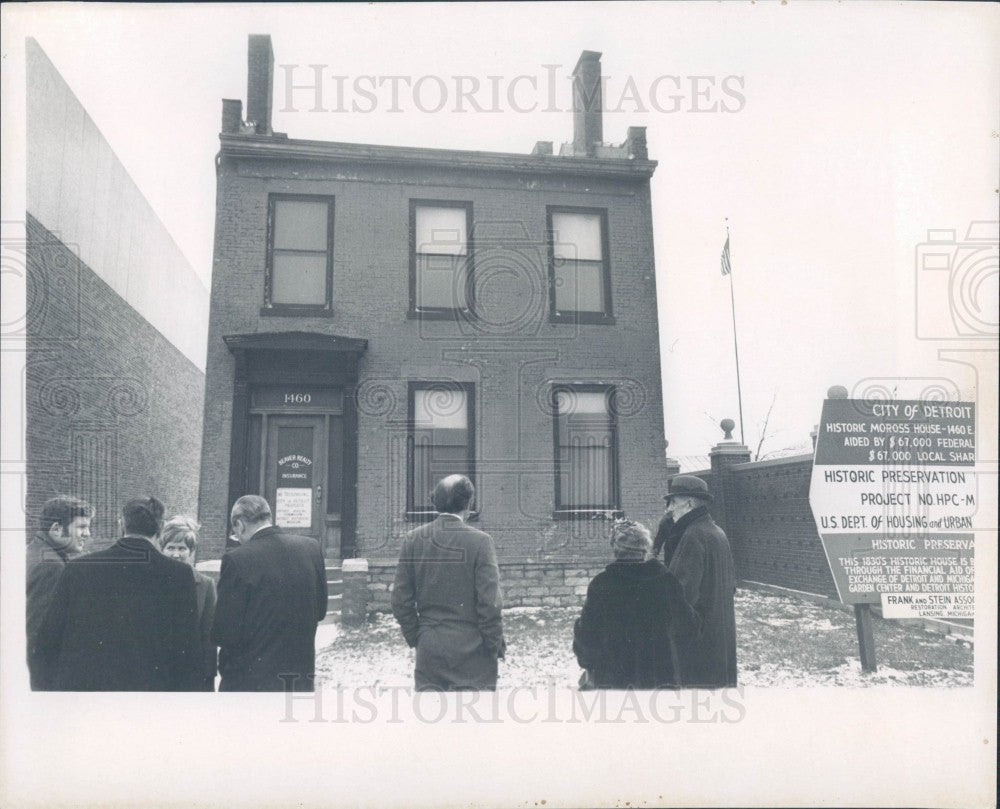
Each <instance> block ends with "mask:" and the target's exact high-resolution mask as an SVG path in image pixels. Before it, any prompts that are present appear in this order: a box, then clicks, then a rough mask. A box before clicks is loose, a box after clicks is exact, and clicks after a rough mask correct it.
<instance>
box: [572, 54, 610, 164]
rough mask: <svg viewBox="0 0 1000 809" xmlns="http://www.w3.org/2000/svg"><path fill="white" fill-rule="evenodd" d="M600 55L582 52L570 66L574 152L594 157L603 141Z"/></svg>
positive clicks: (580, 155)
mask: <svg viewBox="0 0 1000 809" xmlns="http://www.w3.org/2000/svg"><path fill="white" fill-rule="evenodd" d="M602 106H603V101H602V98H601V54H599V53H597V52H596V51H583V53H581V54H580V60H579V61H578V62H577V63H576V67H575V68H573V154H574V155H576V156H578V157H582V156H583V155H587V156H588V157H593V156H594V155H595V154H596V152H597V148H596V147H597V146H598V144H600V143H601V142H602V141H603V140H604V131H603V126H602V123H601V108H602Z"/></svg>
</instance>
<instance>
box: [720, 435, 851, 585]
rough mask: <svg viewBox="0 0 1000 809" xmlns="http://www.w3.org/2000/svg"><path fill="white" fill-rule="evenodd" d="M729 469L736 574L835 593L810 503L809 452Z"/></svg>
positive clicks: (810, 468) (743, 577)
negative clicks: (735, 515) (733, 518)
mask: <svg viewBox="0 0 1000 809" xmlns="http://www.w3.org/2000/svg"><path fill="white" fill-rule="evenodd" d="M731 474H732V483H733V492H734V499H735V503H734V506H735V509H736V512H737V514H738V518H737V519H736V520H734V521H733V524H732V525H730V526H729V537H730V540H731V542H732V547H733V559H734V561H735V563H736V571H737V575H738V576H739V577H740V578H741V579H743V580H746V581H757V582H763V583H765V584H775V585H779V586H781V587H788V588H790V589H792V590H802V591H804V592H807V593H816V594H817V595H824V596H830V597H831V598H836V597H837V590H836V588H835V587H834V584H833V576H832V575H831V573H830V566H829V564H827V561H826V554H825V553H824V551H823V545H822V543H821V542H820V537H819V533H818V532H817V531H816V523H815V522H814V521H813V515H812V510H811V509H810V507H809V479H810V476H811V475H812V455H806V456H795V457H792V458H780V459H777V460H773V461H759V462H757V463H747V464H740V465H737V466H733V467H731ZM709 485H711V484H709Z"/></svg>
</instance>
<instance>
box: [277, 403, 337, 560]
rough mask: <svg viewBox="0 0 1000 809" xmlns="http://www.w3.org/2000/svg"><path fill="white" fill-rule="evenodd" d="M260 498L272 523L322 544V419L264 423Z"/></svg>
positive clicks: (324, 478) (324, 441)
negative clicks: (266, 505) (272, 517)
mask: <svg viewBox="0 0 1000 809" xmlns="http://www.w3.org/2000/svg"><path fill="white" fill-rule="evenodd" d="M267 422H268V423H267V451H266V454H265V468H264V492H265V494H264V497H266V498H267V502H268V503H270V505H271V511H272V513H273V514H274V522H275V524H277V525H279V526H281V527H282V528H284V529H286V530H287V531H289V532H290V533H294V534H301V535H304V536H311V537H314V538H315V539H316V540H317V541H318V542H319V543H320V544H321V545H325V544H326V543H325V532H326V520H325V516H326V494H327V468H328V465H327V458H326V453H327V435H326V419H325V418H324V417H323V416H307V415H299V416H272V417H270V418H269V419H268V420H267Z"/></svg>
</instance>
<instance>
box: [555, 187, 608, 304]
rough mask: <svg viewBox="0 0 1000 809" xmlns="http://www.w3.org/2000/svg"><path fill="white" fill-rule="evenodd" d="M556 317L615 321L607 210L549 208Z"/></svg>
mask: <svg viewBox="0 0 1000 809" xmlns="http://www.w3.org/2000/svg"><path fill="white" fill-rule="evenodd" d="M548 233H549V286H550V289H551V295H550V299H549V306H550V310H549V311H550V314H551V318H552V320H555V321H558V320H575V321H577V322H580V323H608V322H613V320H612V316H611V315H612V313H611V272H610V260H609V254H608V217H607V212H606V211H604V210H600V209H594V208H565V207H556V206H550V207H549V208H548Z"/></svg>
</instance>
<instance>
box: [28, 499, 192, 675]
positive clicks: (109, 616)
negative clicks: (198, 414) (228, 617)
mask: <svg viewBox="0 0 1000 809" xmlns="http://www.w3.org/2000/svg"><path fill="white" fill-rule="evenodd" d="M162 524H163V504H162V503H161V502H160V501H159V500H157V499H156V498H155V497H148V498H140V499H135V500H130V501H129V502H128V503H126V505H125V508H124V509H122V528H123V531H122V537H121V539H119V540H118V542H116V543H115V544H114V545H112V546H111V547H110V548H108V549H107V550H103V551H98V552H97V553H92V554H89V555H87V556H83V557H80V558H79V559H74V560H72V561H70V562H69V563H68V564H67V565H66V568H65V569H64V570H63V573H62V576H60V578H59V583H58V584H57V586H56V591H55V595H54V596H53V598H52V604H51V606H50V607H49V610H48V612H47V613H46V615H45V619H44V620H43V622H42V625H41V628H40V629H39V631H38V636H37V640H36V650H37V654H38V663H39V675H40V682H39V686H38V687H40V688H41V689H43V690H47V691H192V690H196V689H197V688H198V687H199V685H200V684H199V680H200V676H201V656H200V646H199V638H198V625H197V602H196V599H195V585H194V577H193V576H192V575H191V569H190V568H189V567H188V566H187V565H185V564H184V563H182V562H178V561H177V560H175V559H170V558H168V557H166V556H164V555H163V554H162V553H160V550H159V548H158V547H157V546H156V545H155V544H154V539H155V537H156V535H157V534H158V533H159V532H160V528H161V526H162Z"/></svg>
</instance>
